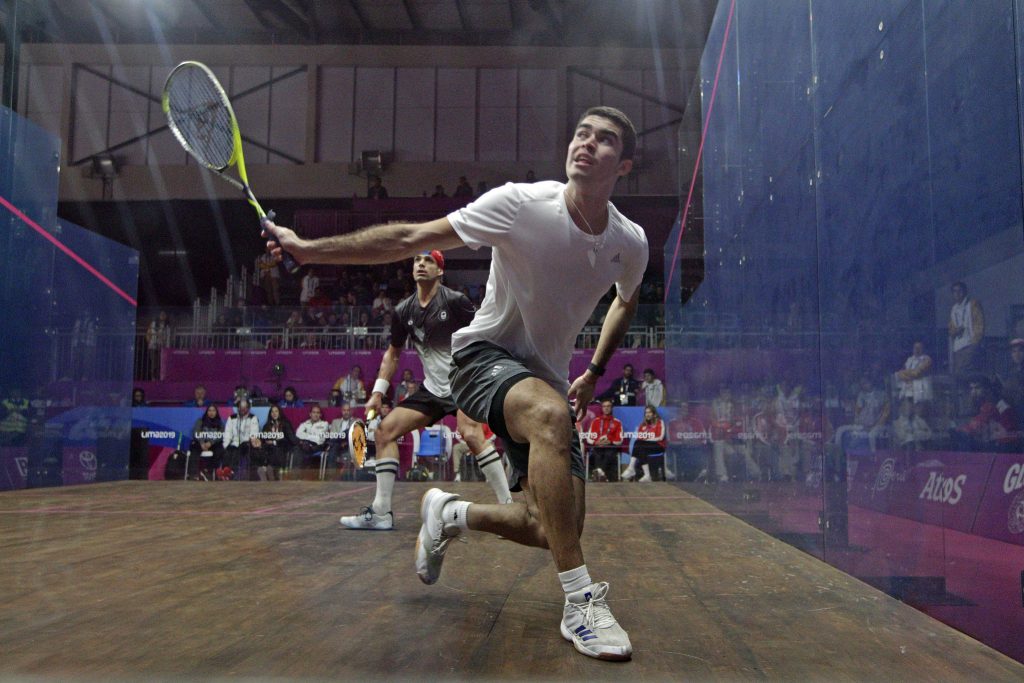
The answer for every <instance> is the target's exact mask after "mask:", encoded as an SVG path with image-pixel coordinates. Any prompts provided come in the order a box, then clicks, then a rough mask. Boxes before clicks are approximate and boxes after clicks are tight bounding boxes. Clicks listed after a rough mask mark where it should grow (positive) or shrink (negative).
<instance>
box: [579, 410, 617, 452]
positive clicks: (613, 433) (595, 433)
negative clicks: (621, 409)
mask: <svg viewBox="0 0 1024 683" xmlns="http://www.w3.org/2000/svg"><path fill="white" fill-rule="evenodd" d="M602 436H605V437H608V441H610V442H611V445H612V446H621V445H622V422H621V421H620V420H619V419H618V418H616V417H613V416H611V415H598V416H597V417H595V418H594V421H593V422H591V423H590V429H588V430H587V443H588V444H590V445H591V446H594V445H596V444H597V442H598V440H599V439H600V438H601V437H602Z"/></svg>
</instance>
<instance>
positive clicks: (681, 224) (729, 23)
mask: <svg viewBox="0 0 1024 683" xmlns="http://www.w3.org/2000/svg"><path fill="white" fill-rule="evenodd" d="M735 10H736V0H732V4H731V5H729V18H728V19H726V21H725V35H724V36H723V37H722V51H721V52H719V54H718V66H716V67H715V83H714V85H712V86H711V99H710V100H709V101H708V115H707V116H706V117H705V119H704V130H703V131H701V134H700V147H699V148H698V149H697V161H696V162H695V163H694V164H693V177H692V178H690V191H689V193H688V194H687V195H686V206H685V207H684V208H683V217H682V219H681V220H680V221H679V238H678V239H676V248H675V251H673V252H672V266H671V268H669V271H668V278H666V279H665V301H664V303H666V304H667V303H668V297H669V283H671V282H672V276H673V275H674V274H675V272H676V259H677V258H679V247H680V245H681V244H682V243H683V232H684V231H685V230H686V217H687V216H688V215H689V213H690V202H691V201H693V188H694V186H695V185H696V184H697V169H699V168H700V160H701V158H702V157H703V156H704V141H705V140H706V139H707V137H708V126H709V125H710V123H711V112H712V111H713V110H714V108H715V95H717V94H718V77H719V75H721V73H722V61H723V60H724V59H725V46H726V45H728V44H729V31H730V30H731V28H732V15H733V12H734V11H735Z"/></svg>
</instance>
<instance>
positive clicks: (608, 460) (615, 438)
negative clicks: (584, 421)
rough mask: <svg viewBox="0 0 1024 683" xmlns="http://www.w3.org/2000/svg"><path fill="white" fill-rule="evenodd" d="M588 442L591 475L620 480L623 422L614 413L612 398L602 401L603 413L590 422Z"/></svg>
mask: <svg viewBox="0 0 1024 683" xmlns="http://www.w3.org/2000/svg"><path fill="white" fill-rule="evenodd" d="M586 442H587V445H588V446H590V467H591V473H592V474H591V476H592V477H593V476H595V475H596V476H598V477H602V478H605V479H607V480H608V481H619V452H620V450H621V447H622V422H621V421H619V419H618V418H616V417H615V416H614V415H612V402H611V399H604V400H603V401H601V414H600V415H598V416H597V417H596V418H594V421H593V422H591V423H590V429H589V430H588V431H587V438H586Z"/></svg>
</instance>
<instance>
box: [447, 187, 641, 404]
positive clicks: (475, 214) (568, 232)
mask: <svg viewBox="0 0 1024 683" xmlns="http://www.w3.org/2000/svg"><path fill="white" fill-rule="evenodd" d="M564 191H565V184H564V183H559V182H555V181H543V182H539V183H531V184H515V183H508V184H506V185H504V186H503V187H499V188H495V189H493V190H491V191H490V192H487V193H486V194H484V195H483V196H482V197H480V198H479V199H477V200H476V201H474V202H473V203H471V204H469V205H468V206H465V207H463V208H461V209H459V210H457V211H455V212H453V213H451V214H449V215H448V220H449V221H450V222H451V224H452V227H454V228H455V232H456V233H458V235H459V237H461V238H462V241H463V242H465V243H466V246H468V247H470V248H471V249H479V248H480V247H483V246H489V247H491V248H492V252H491V272H490V275H489V276H488V278H487V295H486V296H485V297H484V300H483V303H482V304H481V305H480V310H478V311H477V313H476V316H475V317H474V318H473V322H472V323H470V324H469V326H468V327H464V328H462V329H461V330H459V331H458V332H456V333H455V334H454V335H452V351H453V352H455V351H459V350H461V349H463V348H465V347H467V346H469V345H470V344H472V343H473V342H476V341H488V342H491V343H492V344H496V345H498V346H500V347H501V348H503V349H505V350H506V351H508V352H509V353H511V354H512V355H513V356H515V357H516V358H518V359H519V360H521V361H522V362H523V364H524V365H526V367H527V368H529V369H530V370H531V371H533V372H534V373H535V374H536V375H537V376H538V377H540V378H541V379H543V380H544V381H546V382H547V383H548V384H550V385H551V386H553V387H555V388H556V389H557V390H559V391H562V392H565V391H567V390H568V389H569V383H568V380H567V378H568V376H569V361H570V359H571V358H572V350H573V347H574V346H575V344H576V336H577V335H578V334H579V332H580V330H581V329H583V326H584V325H585V324H586V322H587V319H588V318H589V317H590V314H591V313H593V312H594V308H595V307H596V306H597V304H598V302H599V301H600V300H601V297H602V296H604V294H605V292H607V291H608V288H609V287H611V286H612V284H615V286H616V288H617V291H618V294H619V296H620V297H622V298H623V299H625V300H627V301H628V300H629V299H630V298H632V296H633V294H634V293H635V292H636V290H637V288H638V287H639V286H640V283H641V281H642V280H643V276H644V270H646V268H647V258H648V251H647V236H646V235H645V234H644V231H643V229H642V228H641V227H640V226H639V225H637V224H636V223H633V222H632V221H630V220H629V219H627V218H626V217H625V216H623V215H622V214H621V213H619V212H618V210H617V209H616V208H615V207H614V206H613V205H612V204H611V202H609V203H608V228H607V229H606V230H605V232H604V234H603V235H601V238H602V239H603V240H604V246H603V248H602V249H601V250H600V251H599V252H598V254H597V259H596V261H595V264H594V265H591V264H590V261H589V259H588V257H587V252H589V251H591V249H592V248H593V242H592V240H591V239H590V237H589V236H588V235H587V234H586V233H585V232H584V231H583V230H581V229H579V228H578V227H576V224H575V223H573V220H572V218H571V217H570V215H569V210H568V208H567V207H566V204H565V195H564V194H563V193H564Z"/></svg>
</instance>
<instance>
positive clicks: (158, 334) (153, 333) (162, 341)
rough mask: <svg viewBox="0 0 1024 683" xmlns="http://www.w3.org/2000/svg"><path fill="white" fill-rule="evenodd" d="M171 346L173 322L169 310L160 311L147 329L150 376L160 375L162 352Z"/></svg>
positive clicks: (154, 377)
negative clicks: (168, 315) (169, 316)
mask: <svg viewBox="0 0 1024 683" xmlns="http://www.w3.org/2000/svg"><path fill="white" fill-rule="evenodd" d="M170 346H171V322H170V319H169V318H168V317H167V311H160V313H159V314H157V317H156V318H155V319H154V320H153V322H151V323H150V324H149V329H147V330H146V350H147V352H148V356H149V378H150V379H161V377H160V354H161V352H162V351H163V349H166V348H170Z"/></svg>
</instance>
